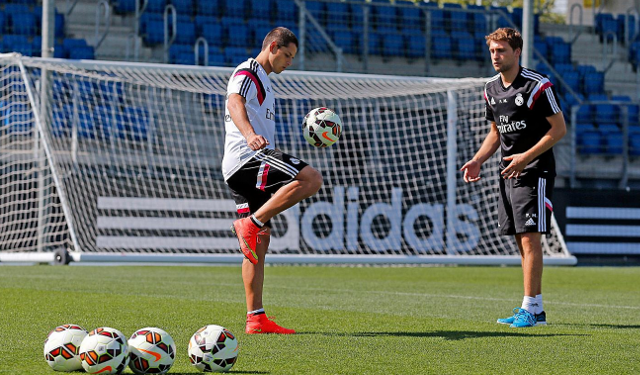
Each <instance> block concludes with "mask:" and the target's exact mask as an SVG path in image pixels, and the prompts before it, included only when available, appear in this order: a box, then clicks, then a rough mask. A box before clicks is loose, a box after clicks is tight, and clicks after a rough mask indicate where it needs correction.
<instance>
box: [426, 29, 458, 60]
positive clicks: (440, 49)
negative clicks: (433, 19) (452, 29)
mask: <svg viewBox="0 0 640 375" xmlns="http://www.w3.org/2000/svg"><path fill="white" fill-rule="evenodd" d="M431 50H432V51H431V56H433V57H434V58H436V59H451V58H453V54H452V51H453V48H452V43H451V37H450V36H449V35H447V34H446V33H444V32H440V33H435V32H434V34H432V36H431Z"/></svg>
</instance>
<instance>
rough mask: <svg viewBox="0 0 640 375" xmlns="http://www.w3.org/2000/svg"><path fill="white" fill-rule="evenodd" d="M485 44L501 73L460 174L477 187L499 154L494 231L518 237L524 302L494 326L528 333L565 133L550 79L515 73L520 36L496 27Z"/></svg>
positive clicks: (538, 315) (491, 85)
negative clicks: (486, 126)
mask: <svg viewBox="0 0 640 375" xmlns="http://www.w3.org/2000/svg"><path fill="white" fill-rule="evenodd" d="M485 39H486V40H487V45H488V46H489V52H490V53H491V62H492V64H493V67H494V69H495V70H496V71H497V72H498V74H497V75H495V76H494V77H493V78H491V79H489V81H488V82H487V83H486V85H485V88H484V99H485V107H486V116H485V117H486V119H487V120H488V121H490V122H491V129H490V131H489V134H488V135H487V137H486V138H485V140H484V142H483V143H482V145H481V146H480V149H479V150H478V152H477V153H476V154H475V156H474V157H473V159H471V160H469V161H468V162H467V163H466V164H464V165H463V166H462V168H461V171H464V181H465V182H475V181H478V180H479V179H480V168H481V166H482V163H484V162H485V161H486V160H487V159H489V157H491V155H493V153H494V152H496V150H497V149H498V148H500V151H501V156H502V159H501V161H500V177H501V178H500V179H499V180H500V199H499V203H498V226H499V228H500V234H501V235H514V236H515V239H516V243H517V244H518V248H519V249H520V255H521V257H522V273H523V278H524V298H523V302H522V306H521V307H520V308H515V309H513V311H514V315H513V316H511V317H509V318H504V319H498V323H501V324H509V325H510V326H511V327H533V326H536V325H541V324H546V322H547V320H546V314H545V312H544V310H543V308H542V234H543V233H548V232H549V229H550V226H549V222H550V220H551V213H552V211H553V205H552V203H551V192H552V189H553V181H554V177H555V159H554V157H553V151H552V147H553V145H554V144H556V143H557V142H558V141H559V140H560V138H562V137H563V136H564V135H565V133H566V132H567V130H566V125H565V121H564V117H563V115H562V112H561V110H560V105H559V103H558V101H557V100H556V95H555V91H554V88H553V85H552V84H551V82H550V81H549V79H548V78H547V77H546V76H544V75H543V74H540V73H538V72H536V71H534V70H531V69H527V68H524V67H522V66H520V54H521V52H522V44H523V43H522V36H521V35H520V33H519V32H518V31H516V30H514V29H511V28H501V29H497V30H496V31H494V32H493V33H491V34H490V35H487V36H486V37H485Z"/></svg>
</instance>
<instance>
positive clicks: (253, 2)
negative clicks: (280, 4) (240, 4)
mask: <svg viewBox="0 0 640 375" xmlns="http://www.w3.org/2000/svg"><path fill="white" fill-rule="evenodd" d="M249 3H250V6H251V18H252V19H262V20H271V18H272V17H273V15H272V14H271V11H272V10H273V2H271V1H269V0H250V1H249Z"/></svg>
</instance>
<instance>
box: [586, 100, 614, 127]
mask: <svg viewBox="0 0 640 375" xmlns="http://www.w3.org/2000/svg"><path fill="white" fill-rule="evenodd" d="M587 98H588V99H589V101H591V102H606V101H609V98H608V97H607V96H606V95H604V94H590V95H589V96H588V97H587ZM592 110H593V114H594V117H593V118H594V121H595V122H596V123H598V124H600V123H607V122H614V121H615V118H616V116H617V111H616V107H615V106H614V105H613V104H594V105H593V106H592Z"/></svg>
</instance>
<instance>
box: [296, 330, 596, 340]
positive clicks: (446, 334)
mask: <svg viewBox="0 0 640 375" xmlns="http://www.w3.org/2000/svg"><path fill="white" fill-rule="evenodd" d="M538 332H539V331H538ZM538 332H536V333H533V332H532V333H527V332H523V331H518V332H484V331H429V332H401V331H399V332H353V333H338V332H336V333H330V332H299V334H303V335H304V334H308V335H312V334H321V335H326V336H350V337H380V336H395V337H440V338H443V339H445V340H466V339H476V338H483V337H559V336H587V335H586V334H570V333H538Z"/></svg>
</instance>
